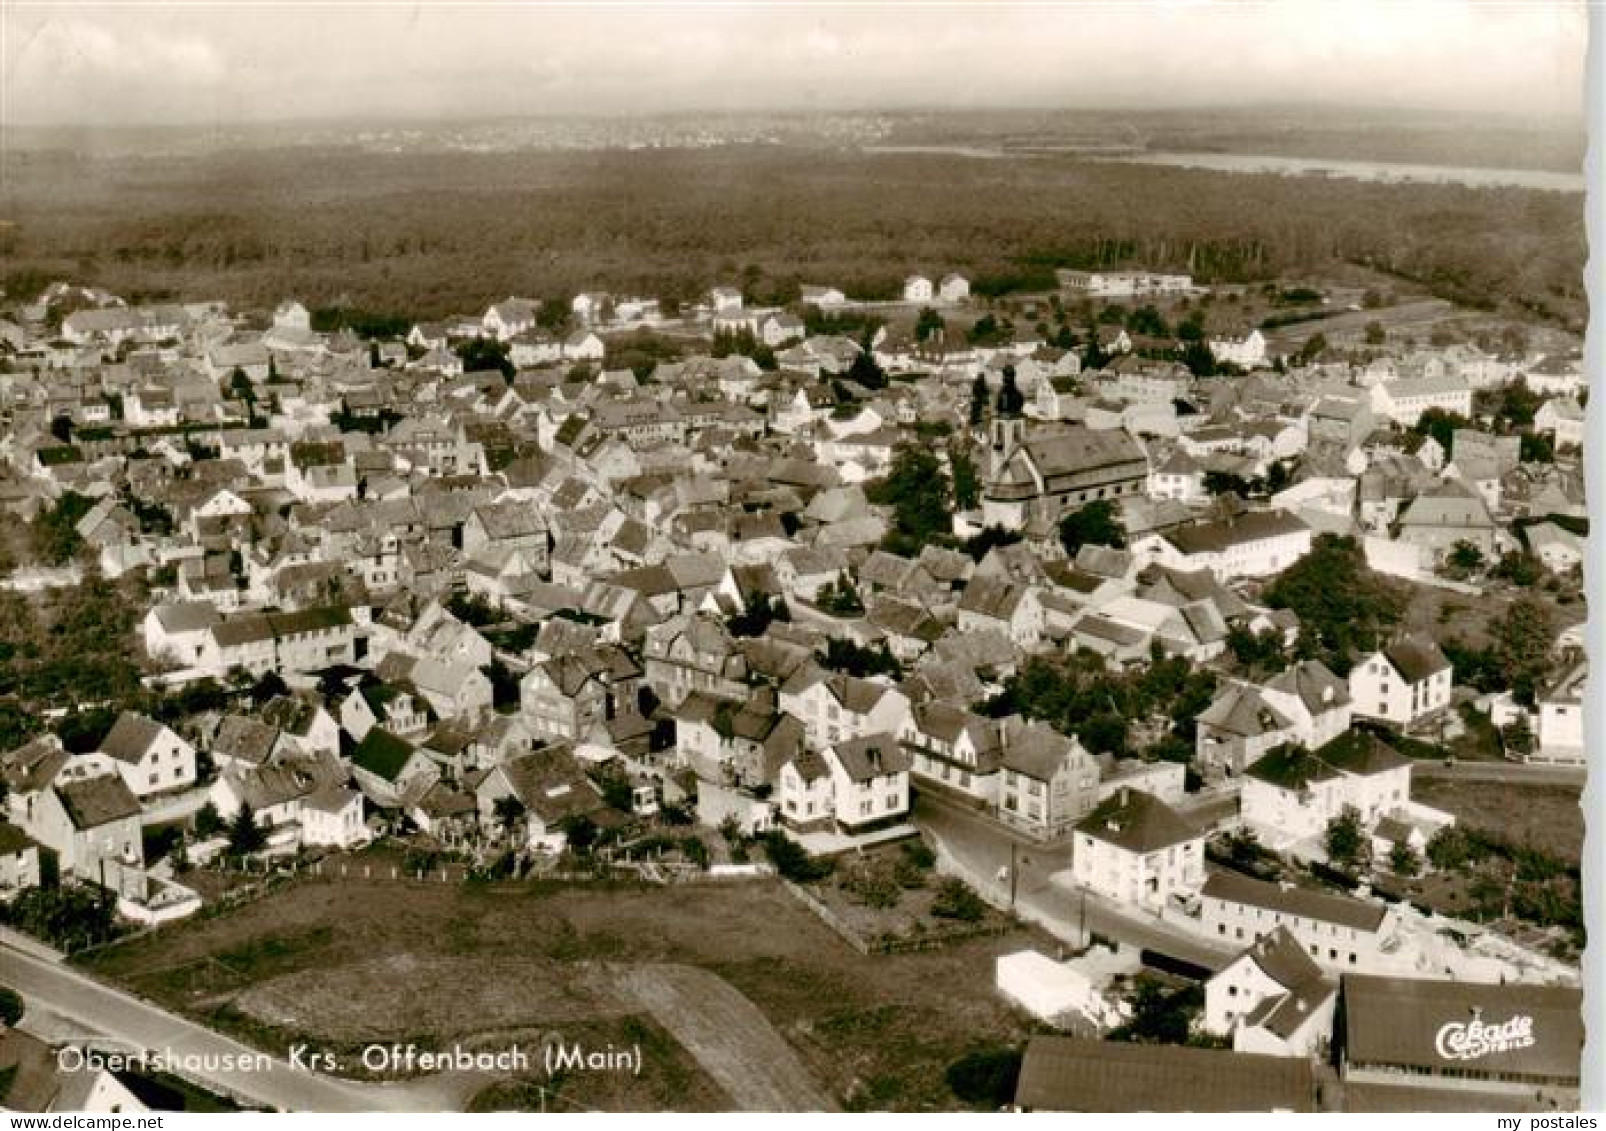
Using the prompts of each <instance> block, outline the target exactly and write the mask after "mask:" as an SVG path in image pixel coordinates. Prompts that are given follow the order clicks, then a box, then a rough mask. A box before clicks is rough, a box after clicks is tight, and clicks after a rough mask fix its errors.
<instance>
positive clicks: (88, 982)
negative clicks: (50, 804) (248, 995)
mask: <svg viewBox="0 0 1606 1131" xmlns="http://www.w3.org/2000/svg"><path fill="white" fill-rule="evenodd" d="M0 955H3V956H4V966H5V980H6V982H7V984H9V985H10V986H12V987H13V988H15V989H16V990H17V991H18V992H19V993H21V994H22V996H23V999H24V1000H25V1001H27V1002H29V1003H34V1002H37V1003H38V1004H39V1005H41V1006H43V1007H44V1008H45V1009H48V1010H49V1011H50V1012H51V1013H54V1014H56V1015H58V1016H60V1017H62V1018H64V1019H66V1020H68V1021H71V1022H73V1023H75V1024H79V1025H82V1026H84V1028H85V1030H86V1032H85V1036H86V1037H99V1038H102V1039H104V1040H105V1041H107V1042H114V1043H115V1045H116V1046H119V1047H127V1048H130V1049H139V1050H146V1051H148V1052H151V1053H158V1052H159V1053H162V1054H164V1055H166V1056H169V1057H172V1058H175V1059H177V1058H186V1059H188V1058H194V1059H195V1061H196V1062H199V1060H200V1058H203V1057H205V1058H210V1064H209V1065H208V1066H204V1067H201V1068H200V1069H199V1070H196V1071H191V1072H187V1073H185V1075H188V1076H191V1077H192V1078H194V1079H195V1080H196V1082H198V1083H201V1084H203V1085H206V1086H210V1087H212V1088H215V1089H216V1090H218V1091H221V1092H224V1093H226V1094H228V1095H232V1096H235V1097H237V1098H239V1099H241V1100H244V1101H246V1102H249V1103H252V1104H260V1105H262V1106H264V1107H272V1108H278V1109H280V1110H283V1111H426V1112H427V1111H457V1110H460V1109H461V1107H462V1103H463V1101H464V1100H465V1099H466V1098H467V1094H468V1093H470V1092H471V1091H472V1090H474V1089H475V1088H476V1087H478V1083H479V1082H478V1081H477V1080H474V1079H472V1078H468V1077H464V1076H456V1077H450V1078H448V1077H426V1078H422V1079H417V1080H407V1081H398V1082H396V1083H391V1084H370V1083H361V1082H358V1081H353V1080H338V1079H335V1078H333V1077H329V1076H323V1075H319V1074H317V1073H313V1072H309V1071H304V1070H302V1069H298V1068H293V1067H291V1065H290V1064H289V1063H288V1062H286V1061H284V1060H280V1059H277V1058H274V1059H272V1060H271V1063H269V1064H267V1065H266V1066H263V1067H260V1068H253V1069H250V1070H242V1069H241V1068H239V1067H229V1066H228V1065H227V1064H226V1063H225V1062H226V1061H227V1059H228V1058H233V1059H234V1061H235V1063H236V1064H239V1063H250V1062H254V1061H256V1060H257V1059H258V1058H259V1057H260V1056H261V1054H260V1053H259V1052H258V1051H257V1050H254V1049H250V1048H247V1047H246V1046H245V1045H242V1044H240V1043H239V1042H238V1041H235V1040H231V1039H230V1038H228V1037H225V1036H223V1035H221V1034H219V1033H214V1032H212V1031H211V1030H210V1029H206V1028H203V1027H202V1026H200V1025H197V1024H195V1023H194V1022H191V1021H187V1020H185V1019H184V1018H182V1017H179V1016H177V1015H175V1014H172V1013H168V1012H167V1011H165V1010H162V1009H158V1008H157V1007H156V1006H153V1005H150V1004H147V1003H146V1002H143V1001H140V1000H139V999H138V998H135V997H132V996H130V995H129V994H126V993H123V992H122V991H120V990H115V989H112V988H111V987H110V986H107V985H104V984H103V983H101V982H97V981H95V980H94V979H92V978H89V977H87V976H85V975H83V974H81V973H79V972H78V971H76V970H72V969H69V968H68V967H65V966H62V965H59V964H57V963H54V962H51V961H49V960H47V959H44V958H40V957H38V956H37V955H35V954H31V953H28V952H25V951H24V950H22V949H21V948H18V947H15V946H12V945H11V944H10V943H9V942H6V941H3V940H0ZM102 1047H104V1045H102Z"/></svg>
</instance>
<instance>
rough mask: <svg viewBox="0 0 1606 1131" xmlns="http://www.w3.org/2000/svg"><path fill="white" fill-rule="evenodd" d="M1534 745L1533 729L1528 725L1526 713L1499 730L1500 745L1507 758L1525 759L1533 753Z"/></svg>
mask: <svg viewBox="0 0 1606 1131" xmlns="http://www.w3.org/2000/svg"><path fill="white" fill-rule="evenodd" d="M1534 744H1535V740H1534V732H1533V727H1531V726H1530V725H1529V724H1528V716H1527V714H1526V713H1523V714H1519V715H1518V716H1517V717H1516V718H1514V719H1512V720H1511V721H1510V722H1509V723H1507V724H1506V725H1505V726H1503V727H1501V728H1500V745H1501V746H1503V747H1504V748H1505V751H1506V756H1507V757H1517V758H1526V757H1527V756H1528V755H1529V754H1532V753H1533V751H1534Z"/></svg>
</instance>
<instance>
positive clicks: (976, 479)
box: [948, 444, 981, 511]
mask: <svg viewBox="0 0 1606 1131" xmlns="http://www.w3.org/2000/svg"><path fill="white" fill-rule="evenodd" d="M948 466H949V467H951V468H952V469H953V480H954V506H955V507H956V508H957V509H959V510H962V511H968V510H975V509H976V507H977V506H978V505H980V503H981V475H980V473H979V472H978V471H977V470H976V461H975V460H974V459H972V458H971V455H970V453H969V452H967V451H965V449H964V448H962V447H959V446H958V445H957V444H956V445H954V446H952V447H950V448H949V449H948Z"/></svg>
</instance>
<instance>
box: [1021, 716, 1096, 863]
mask: <svg viewBox="0 0 1606 1131" xmlns="http://www.w3.org/2000/svg"><path fill="white" fill-rule="evenodd" d="M1000 729H1001V731H1002V733H1001V736H1000V737H1001V741H1002V744H1003V757H1002V766H1001V771H1000V774H999V789H998V810H997V812H998V816H999V817H1000V818H1001V819H1002V820H1003V821H1004V823H1005V824H1007V825H1010V826H1011V827H1013V828H1016V829H1019V830H1020V831H1022V832H1024V833H1026V834H1027V835H1029V836H1032V837H1036V838H1038V839H1040V840H1052V839H1054V838H1057V837H1061V836H1064V835H1065V834H1066V833H1068V832H1069V831H1070V830H1071V826H1072V825H1074V824H1075V823H1076V822H1077V821H1078V820H1080V819H1081V818H1082V817H1083V816H1084V815H1085V814H1086V813H1087V812H1088V810H1090V809H1092V808H1093V807H1094V806H1095V805H1096V804H1097V802H1098V799H1099V796H1098V794H1099V765H1098V761H1097V760H1096V759H1095V758H1094V757H1093V756H1092V755H1091V754H1089V753H1088V752H1087V751H1086V750H1085V749H1083V747H1082V744H1081V742H1080V741H1078V740H1077V739H1076V738H1074V737H1069V738H1068V737H1066V736H1065V735H1063V734H1061V733H1059V731H1057V730H1054V729H1053V728H1052V727H1049V726H1047V725H1045V724H1043V723H1038V722H1027V721H1025V720H1023V719H1020V718H1011V719H1006V720H1004V721H1003V722H1002V723H1001V724H1000Z"/></svg>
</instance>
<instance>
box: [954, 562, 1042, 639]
mask: <svg viewBox="0 0 1606 1131" xmlns="http://www.w3.org/2000/svg"><path fill="white" fill-rule="evenodd" d="M989 629H991V630H995V631H998V632H1002V633H1003V634H1004V635H1006V636H1008V637H1009V638H1010V639H1011V640H1013V641H1014V642H1015V644H1016V645H1017V646H1018V647H1020V648H1026V649H1030V648H1035V647H1037V645H1038V644H1039V643H1040V642H1041V641H1042V638H1043V602H1042V598H1041V596H1040V595H1039V593H1038V591H1037V589H1035V588H1033V587H1031V586H1027V585H1019V584H1016V583H1015V582H1012V581H1006V580H1003V579H1001V578H996V577H983V576H979V575H978V576H975V577H972V578H971V579H970V581H969V582H968V583H967V584H966V585H965V591H964V593H963V594H962V595H961V596H960V598H959V631H961V632H986V631H988V630H989Z"/></svg>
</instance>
